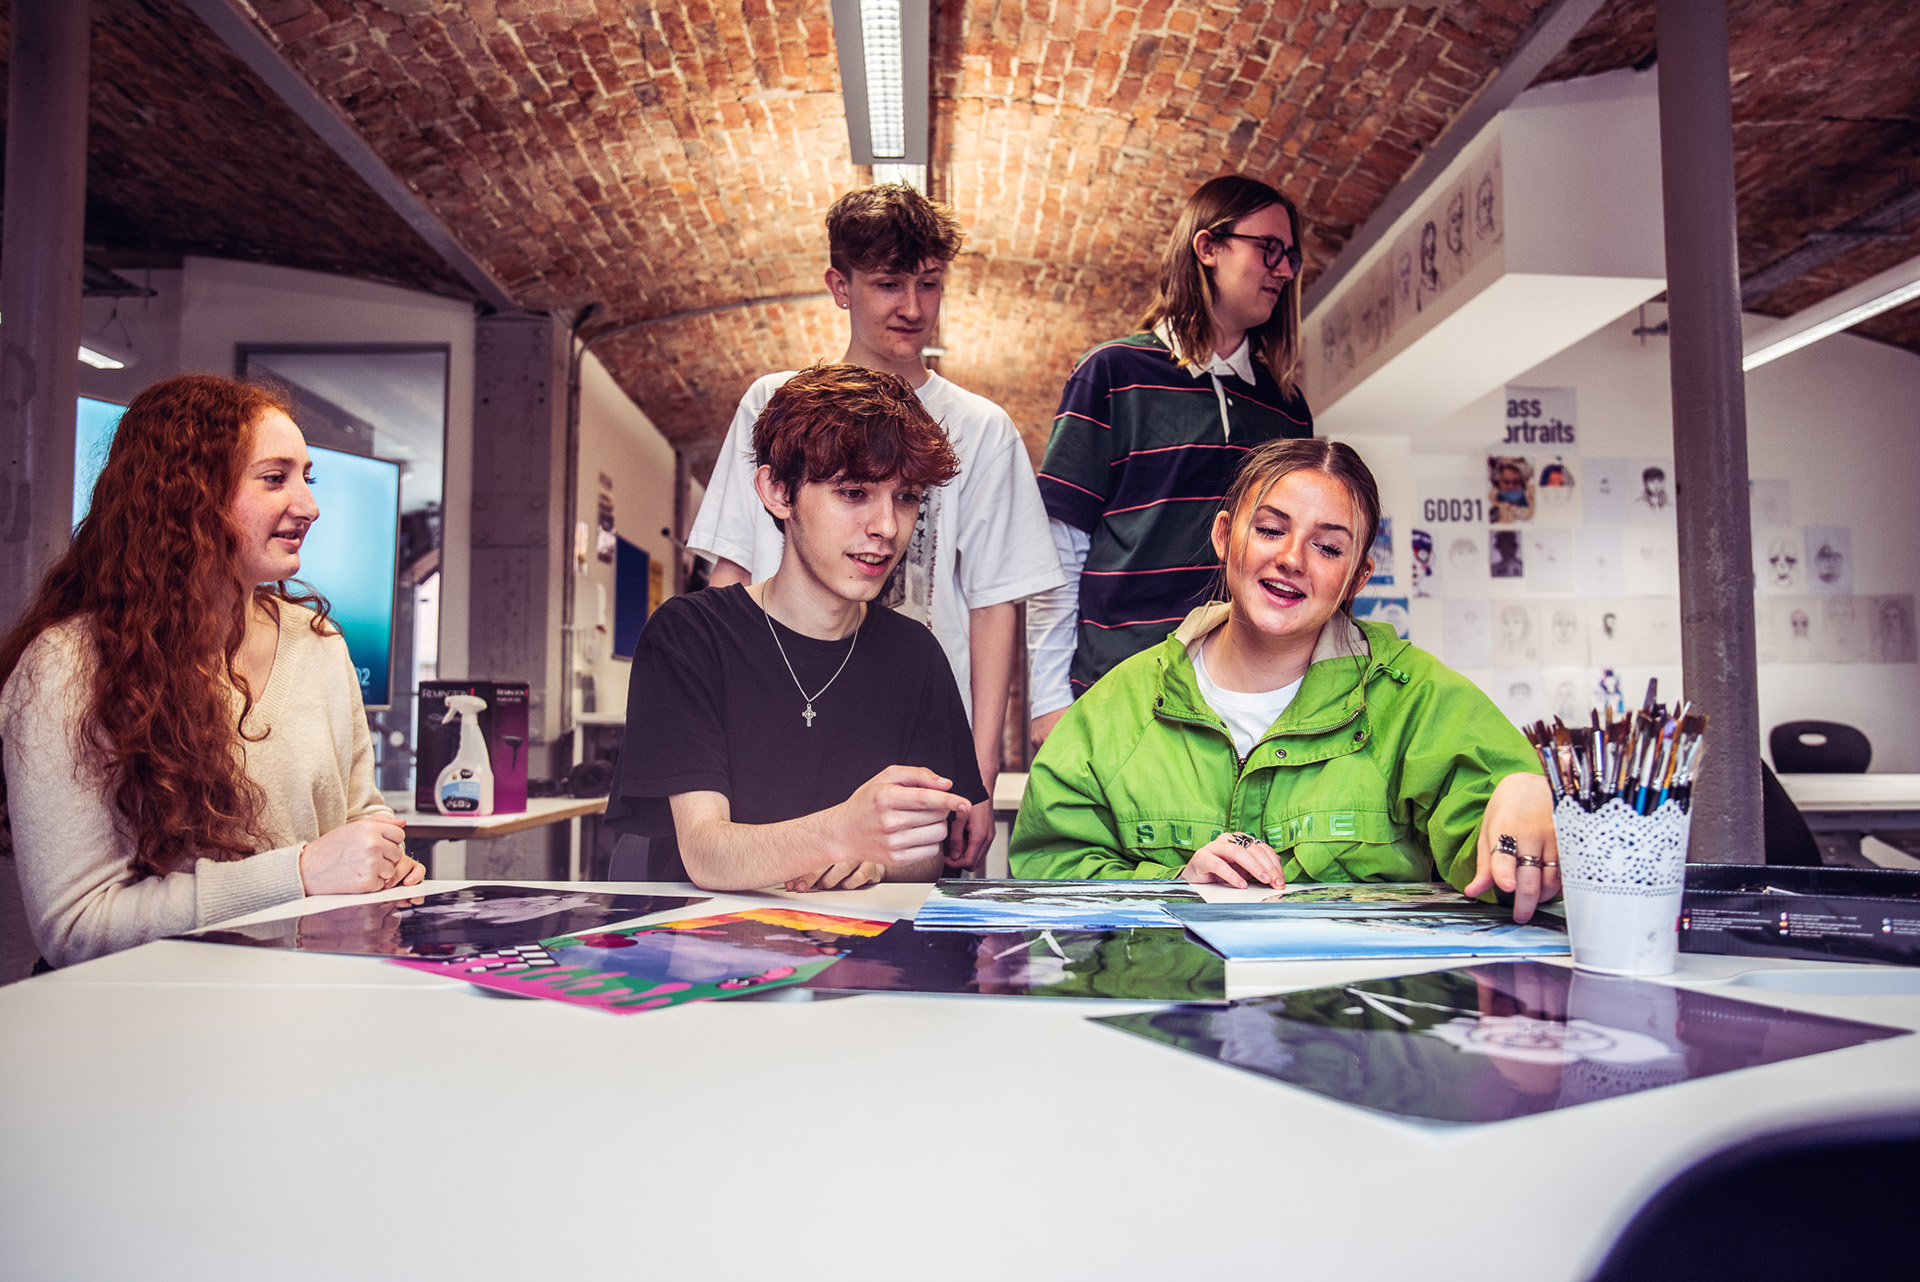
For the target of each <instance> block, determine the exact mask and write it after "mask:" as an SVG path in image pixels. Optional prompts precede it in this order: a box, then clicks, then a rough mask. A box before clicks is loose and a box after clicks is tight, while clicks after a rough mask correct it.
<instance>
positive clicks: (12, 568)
mask: <svg viewBox="0 0 1920 1282" xmlns="http://www.w3.org/2000/svg"><path fill="white" fill-rule="evenodd" d="M91 20H92V6H91V5H89V4H87V3H85V2H84V0H14V4H13V9H12V14H11V21H12V27H13V32H12V35H13V40H12V61H11V63H10V64H9V66H8V85H7V169H6V183H7V191H6V237H5V244H4V246H0V278H4V285H3V286H0V320H4V324H0V630H4V629H6V628H9V627H11V626H12V625H13V621H14V620H15V619H17V618H18V617H19V616H20V612H21V611H22V610H24V609H25V608H26V604H27V601H28V599H29V598H30V597H32V595H33V592H34V589H35V588H37V587H39V585H40V579H41V577H42V576H43V575H44V574H46V572H47V569H48V567H49V566H51V565H52V564H53V562H54V560H55V559H56V558H57V557H58V556H59V555H60V554H61V553H62V552H64V551H65V550H66V547H67V541H68V538H69V536H70V534H71V531H72V525H73V432H74V404H75V399H76V398H77V397H78V396H79V394H80V369H79V363H78V362H77V361H76V360H75V358H74V353H75V352H77V351H78V350H79V347H80V255H81V250H82V240H81V236H82V230H83V228H84V225H85V222H86V202H87V37H88V33H89V31H90V28H91V26H92V21H91Z"/></svg>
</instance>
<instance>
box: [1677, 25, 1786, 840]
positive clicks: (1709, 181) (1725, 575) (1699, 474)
mask: <svg viewBox="0 0 1920 1282" xmlns="http://www.w3.org/2000/svg"><path fill="white" fill-rule="evenodd" d="M1655 24H1656V25H1655V36H1656V39H1657V41H1658V45H1659V50H1660V174H1661V182H1662V184H1663V186H1664V188H1665V203H1666V232H1667V235H1666V242H1667V321H1668V325H1669V327H1670V333H1671V338H1672V346H1671V362H1672V365H1671V375H1672V381H1673V453H1674V473H1675V485H1676V488H1677V491H1678V497H1677V500H1676V504H1675V506H1676V510H1677V512H1678V516H1679V535H1680V619H1681V636H1682V651H1681V657H1682V659H1683V661H1684V662H1685V665H1686V669H1685V670H1686V695H1687V697H1688V698H1689V699H1691V700H1693V701H1694V703H1695V704H1697V705H1699V706H1700V707H1701V708H1703V709H1704V710H1705V711H1706V712H1707V713H1709V714H1710V715H1711V716H1712V718H1713V723H1712V727H1711V729H1710V731H1709V735H1708V738H1709V739H1710V741H1711V742H1710V746H1709V748H1708V751H1707V754H1706V760H1705V765H1704V772H1703V773H1704V776H1705V777H1704V778H1703V779H1702V781H1701V783H1700V786H1699V787H1698V789H1697V790H1696V791H1695V793H1694V797H1695V798H1696V800H1695V803H1694V810H1693V834H1692V838H1691V843H1690V849H1689V856H1688V857H1689V858H1690V859H1692V860H1694V861H1696V862H1701V863H1760V862H1762V861H1763V859H1764V854H1765V846H1764V836H1763V826H1762V821H1761V802H1760V765H1759V751H1760V697H1759V690H1758V675H1757V671H1756V667H1755V657H1754V622H1753V534H1752V531H1751V529H1750V527H1749V525H1748V520H1749V516H1748V512H1749V502H1748V495H1747V404H1746V386H1745V381H1744V379H1745V376H1744V375H1743V374H1742V372H1741V369H1740V268H1739V255H1738V249H1737V245H1736V242H1735V223H1734V195H1733V107H1732V102H1731V98H1730V95H1729V92H1728V65H1729V64H1728V58H1727V10H1726V3H1725V0H1659V4H1658V8H1657V10H1656V16H1655Z"/></svg>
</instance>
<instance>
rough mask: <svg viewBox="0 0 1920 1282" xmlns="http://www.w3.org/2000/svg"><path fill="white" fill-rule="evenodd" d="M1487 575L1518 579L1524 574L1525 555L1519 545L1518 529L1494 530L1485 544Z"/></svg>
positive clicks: (1525, 570)
mask: <svg viewBox="0 0 1920 1282" xmlns="http://www.w3.org/2000/svg"><path fill="white" fill-rule="evenodd" d="M1487 555H1488V562H1487V576H1488V577H1489V578H1495V579H1518V578H1522V577H1524V576H1525V575H1526V572H1527V557H1526V553H1525V551H1524V550H1523V549H1522V548H1521V546H1520V531H1518V530H1495V531H1493V532H1492V534H1491V536H1490V541H1489V543H1488V545H1487Z"/></svg>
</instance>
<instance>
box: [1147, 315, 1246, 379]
mask: <svg viewBox="0 0 1920 1282" xmlns="http://www.w3.org/2000/svg"><path fill="white" fill-rule="evenodd" d="M1153 332H1154V335H1155V337H1157V338H1158V339H1159V340H1160V341H1161V342H1163V343H1165V344H1166V345H1167V349H1168V350H1169V351H1171V352H1172V353H1173V359H1174V360H1175V361H1181V360H1184V359H1185V354H1184V353H1183V352H1181V350H1180V343H1179V341H1178V340H1177V339H1175V338H1174V336H1173V331H1172V330H1171V329H1169V328H1168V327H1167V323H1166V322H1165V321H1161V322H1160V323H1159V324H1158V325H1155V326H1154V327H1153ZM1181 368H1182V369H1184V370H1186V371H1187V372H1188V373H1189V374H1192V375H1193V377H1194V379H1195V380H1196V381H1197V380H1199V379H1201V378H1204V377H1205V376H1206V375H1208V374H1214V375H1220V374H1231V375H1233V376H1234V377H1235V378H1237V379H1239V380H1240V381H1241V382H1243V383H1247V384H1251V383H1252V382H1253V381H1254V380H1253V345H1252V343H1250V342H1249V341H1248V339H1247V337H1246V336H1245V335H1244V334H1243V335H1241V337H1240V346H1238V347H1236V348H1234V349H1233V355H1231V356H1221V355H1219V354H1218V353H1217V352H1208V353H1207V361H1206V364H1204V365H1199V364H1194V365H1182V366H1181Z"/></svg>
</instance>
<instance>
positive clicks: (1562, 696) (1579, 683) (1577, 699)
mask: <svg viewBox="0 0 1920 1282" xmlns="http://www.w3.org/2000/svg"><path fill="white" fill-rule="evenodd" d="M1540 675H1541V677H1542V679H1544V680H1545V681H1546V695H1545V699H1544V702H1545V704H1546V709H1547V715H1549V716H1554V717H1558V718H1560V719H1561V720H1562V721H1564V722H1566V723H1567V724H1568V725H1574V724H1576V723H1578V722H1583V721H1585V720H1586V719H1587V711H1588V709H1590V708H1592V707H1593V706H1594V704H1593V700H1591V699H1589V698H1588V697H1587V685H1588V682H1587V670H1586V669H1585V668H1584V667H1579V668H1545V669H1542V670H1541V673H1540Z"/></svg>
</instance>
